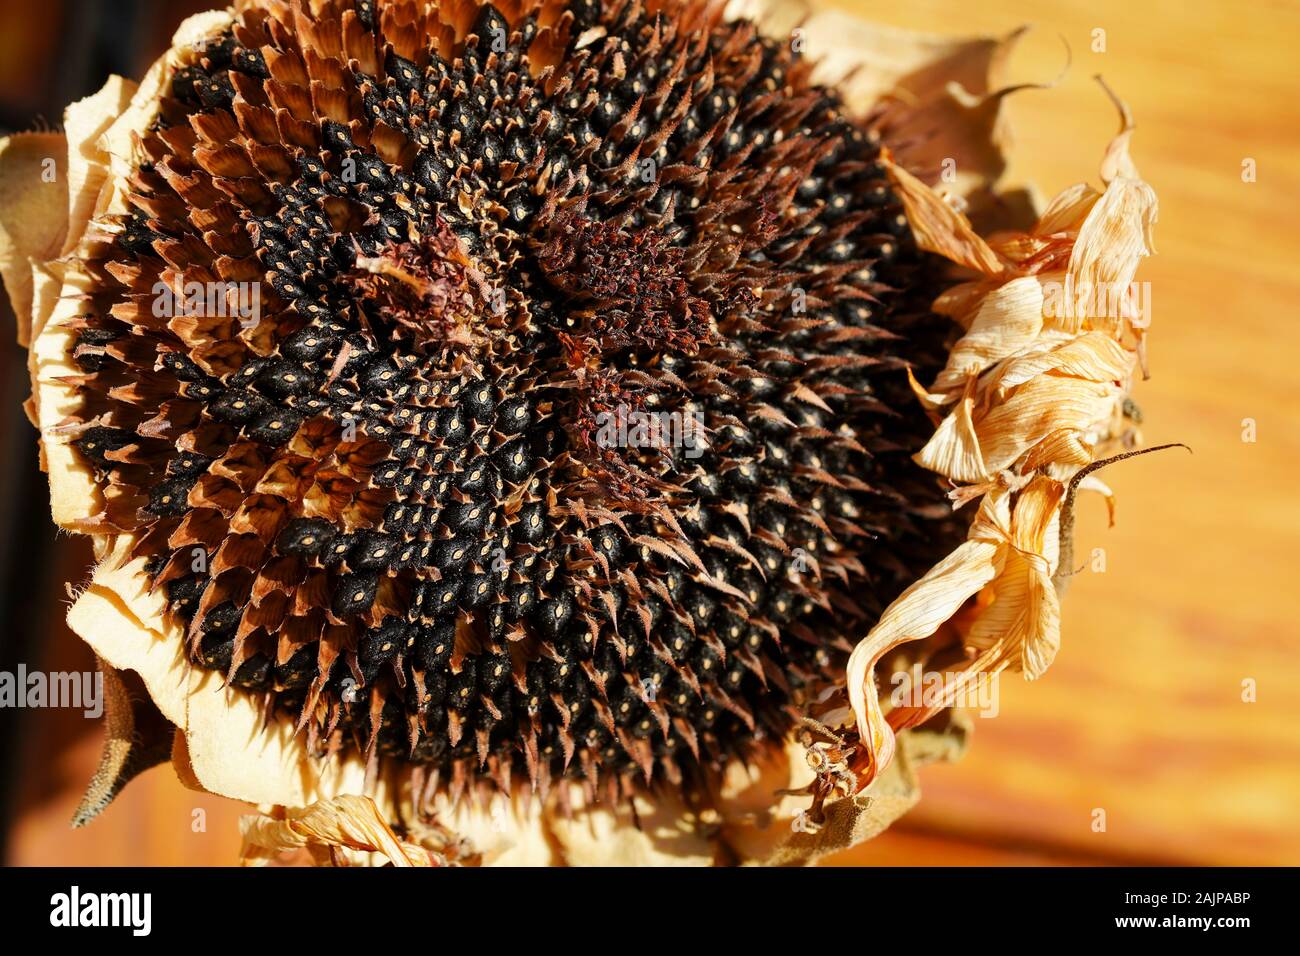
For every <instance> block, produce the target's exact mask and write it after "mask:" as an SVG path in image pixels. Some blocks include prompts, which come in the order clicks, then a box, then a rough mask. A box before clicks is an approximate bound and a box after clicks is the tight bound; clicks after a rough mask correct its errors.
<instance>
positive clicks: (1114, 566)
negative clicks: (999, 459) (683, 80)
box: [836, 0, 1300, 864]
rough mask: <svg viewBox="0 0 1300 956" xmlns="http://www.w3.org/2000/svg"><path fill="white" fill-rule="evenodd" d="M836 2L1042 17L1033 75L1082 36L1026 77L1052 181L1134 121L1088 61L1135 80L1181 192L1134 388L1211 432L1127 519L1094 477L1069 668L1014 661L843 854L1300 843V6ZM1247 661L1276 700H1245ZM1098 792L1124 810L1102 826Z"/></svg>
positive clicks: (1118, 480) (1073, 852) (1029, 159)
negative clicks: (889, 817)
mask: <svg viewBox="0 0 1300 956" xmlns="http://www.w3.org/2000/svg"><path fill="white" fill-rule="evenodd" d="M836 5H837V6H840V7H842V8H843V9H846V10H851V11H853V12H856V13H859V14H861V15H863V16H867V17H872V18H875V19H878V20H881V21H883V22H887V23H892V24H895V25H898V26H906V27H911V28H913V29H931V30H933V29H936V27H938V28H941V29H942V30H943V31H944V32H954V33H967V32H972V33H990V34H997V35H1000V34H1004V33H1006V32H1007V31H1009V30H1010V29H1011V28H1013V27H1014V26H1016V25H1018V24H1020V23H1032V24H1033V25H1034V29H1033V30H1032V31H1031V33H1030V34H1029V35H1028V36H1027V37H1026V38H1025V39H1024V40H1023V41H1022V43H1021V45H1020V48H1019V49H1018V51H1017V53H1016V54H1015V56H1014V57H1013V59H1012V77H1011V79H1012V80H1013V81H1044V80H1051V79H1052V78H1053V77H1055V76H1056V75H1057V74H1058V72H1059V71H1060V69H1061V67H1062V64H1063V62H1064V60H1065V56H1066V54H1065V45H1068V47H1069V49H1070V51H1071V54H1072V59H1073V62H1072V64H1071V67H1070V70H1069V72H1068V74H1067V75H1066V77H1065V78H1064V79H1063V80H1062V81H1061V82H1060V83H1059V84H1058V85H1056V86H1055V87H1054V88H1052V89H1050V90H1044V91H1026V92H1023V93H1018V94H1015V95H1013V96H1011V97H1010V99H1009V107H1008V108H1009V110H1010V114H1011V119H1012V121H1013V126H1014V130H1015V132H1016V143H1015V145H1014V147H1013V150H1012V157H1013V159H1012V166H1011V168H1010V170H1009V171H1008V178H1009V179H1010V180H1012V181H1029V182H1033V183H1035V184H1036V185H1037V186H1038V187H1039V189H1040V191H1041V192H1042V193H1044V194H1045V195H1049V196H1050V195H1051V194H1052V193H1054V192H1056V191H1057V190H1059V189H1061V188H1063V187H1065V186H1068V185H1070V184H1071V183H1074V182H1077V181H1080V180H1085V179H1086V180H1088V181H1091V182H1094V183H1096V181H1097V180H1096V167H1097V161H1098V158H1099V156H1100V152H1101V149H1102V147H1103V146H1104V145H1105V143H1106V141H1107V139H1108V138H1109V137H1110V136H1111V135H1112V134H1113V133H1114V130H1115V128H1116V119H1115V114H1114V111H1113V110H1112V108H1111V107H1110V105H1109V103H1108V102H1107V100H1106V98H1105V96H1104V95H1103V94H1102V92H1101V90H1100V89H1099V88H1098V86H1097V84H1096V83H1095V82H1094V81H1093V80H1092V76H1093V75H1094V74H1097V73H1101V74H1103V75H1104V77H1105V79H1106V81H1107V83H1108V84H1110V85H1111V87H1112V88H1113V89H1115V90H1116V91H1117V92H1118V93H1119V95H1120V96H1122V97H1123V98H1124V99H1125V100H1126V101H1127V102H1128V104H1129V106H1130V107H1131V108H1132V111H1133V113H1134V116H1135V117H1136V120H1137V125H1138V128H1137V132H1136V133H1135V135H1134V138H1133V157H1134V160H1135V161H1136V163H1137V164H1138V167H1139V169H1140V170H1141V171H1142V174H1143V175H1144V177H1145V178H1146V179H1147V180H1148V181H1150V182H1151V184H1152V185H1153V186H1154V187H1155V189H1156V191H1157V192H1158V193H1159V196H1160V222H1159V224H1158V226H1157V227H1156V247H1157V249H1158V253H1159V254H1158V255H1157V256H1155V257H1153V258H1151V259H1149V260H1147V261H1146V262H1144V263H1143V265H1142V267H1141V268H1140V270H1139V273H1138V279H1139V280H1141V281H1146V282H1150V283H1151V300H1152V315H1153V329H1152V334H1151V367H1152V378H1151V380H1150V381H1148V382H1145V383H1142V384H1141V385H1140V386H1139V388H1138V390H1137V394H1136V397H1137V400H1138V402H1139V404H1140V405H1141V407H1142V410H1143V412H1144V414H1145V417H1146V425H1145V427H1144V429H1143V431H1144V437H1145V439H1146V442H1147V443H1148V444H1158V443H1162V442H1167V441H1182V442H1186V443H1187V444H1188V445H1190V446H1191V447H1192V449H1193V450H1194V454H1192V455H1187V454H1186V453H1184V452H1181V451H1170V452H1164V453H1161V455H1159V456H1153V457H1150V458H1144V459H1138V460H1134V461H1129V462H1125V463H1123V464H1121V465H1118V466H1116V467H1115V468H1114V469H1111V470H1108V471H1105V472H1102V477H1103V478H1104V480H1106V481H1107V482H1108V483H1109V484H1110V485H1111V486H1112V487H1113V488H1114V489H1115V491H1116V492H1117V493H1118V495H1119V515H1118V524H1117V526H1116V527H1115V528H1113V529H1110V530H1107V528H1106V526H1105V525H1106V522H1105V518H1104V510H1105V509H1104V507H1103V506H1102V505H1101V504H1100V502H1099V501H1098V500H1097V499H1095V498H1094V499H1092V500H1091V501H1089V500H1087V499H1086V498H1085V499H1083V500H1081V512H1082V513H1081V515H1080V522H1079V527H1078V535H1077V539H1076V556H1077V560H1078V563H1081V564H1082V563H1084V561H1085V560H1087V559H1089V558H1090V556H1091V553H1092V549H1093V548H1103V549H1105V567H1106V570H1105V573H1092V572H1091V571H1084V572H1083V573H1082V574H1080V575H1078V576H1077V577H1076V579H1075V580H1074V582H1073V584H1072V586H1071V589H1070V592H1069V594H1068V595H1067V597H1066V601H1065V605H1064V618H1063V625H1062V629H1063V642H1062V648H1061V652H1060V655H1059V657H1058V658H1057V660H1056V663H1055V664H1054V665H1053V666H1052V669H1051V670H1050V671H1049V672H1048V673H1047V675H1046V676H1045V677H1044V678H1042V679H1041V680H1040V681H1039V682H1037V683H1036V684H1033V685H1026V684H1025V683H1024V682H1023V681H1021V680H1020V679H1019V678H1018V677H1009V678H1007V679H1005V680H1004V681H1003V683H1002V691H1003V693H1002V694H1001V700H1000V704H1001V713H1000V715H999V716H998V717H997V718H995V719H988V720H976V721H975V724H976V731H975V735H974V741H973V745H972V748H971V751H970V753H969V754H968V755H967V756H966V757H965V759H964V760H963V761H962V762H961V763H960V764H957V765H954V766H939V767H932V768H928V769H926V770H924V771H922V775H921V781H922V788H923V796H922V799H921V803H920V805H919V806H918V808H917V809H916V810H915V811H914V812H913V813H911V814H910V815H909V816H908V817H907V818H905V820H904V821H903V823H901V824H900V825H899V826H898V828H896V830H894V831H891V832H890V833H887V834H885V835H884V836H883V837H881V838H880V839H879V840H877V841H876V842H875V843H874V844H873V845H872V846H870V847H868V848H864V849H861V850H859V851H856V852H854V853H850V854H846V855H845V856H846V857H847V859H842V860H841V862H850V861H855V862H862V863H873V864H879V863H903V862H907V861H908V860H909V859H910V858H912V856H913V855H914V854H915V853H917V852H918V844H917V840H918V839H921V838H927V839H939V838H947V839H948V840H949V841H950V845H951V848H952V857H951V858H950V859H944V858H942V856H940V857H939V858H936V857H935V855H934V854H933V853H931V852H929V851H926V852H924V853H923V854H922V856H921V859H923V860H924V861H925V862H953V863H964V862H981V863H983V862H996V861H997V857H998V856H999V855H1000V854H1002V853H1005V851H1006V848H1008V847H1015V848H1022V849H1027V850H1028V851H1030V852H1038V853H1044V854H1047V855H1049V856H1055V857H1059V858H1061V859H1062V860H1064V861H1072V860H1073V858H1078V857H1082V858H1091V859H1096V860H1098V861H1101V862H1105V861H1113V862H1152V863H1160V862H1188V863H1210V864H1224V863H1242V864H1283V863H1290V864H1295V863H1297V862H1300V823H1298V822H1297V812H1298V810H1300V693H1297V691H1296V687H1297V677H1298V676H1300V628H1298V626H1297V615H1296V612H1297V603H1298V602H1297V597H1296V594H1297V590H1296V585H1295V572H1296V568H1297V561H1296V554H1297V546H1300V512H1298V511H1297V508H1296V506H1295V490H1296V478H1295V464H1296V462H1297V460H1298V459H1300V414H1297V410H1296V402H1295V400H1294V389H1295V383H1296V380H1297V373H1296V366H1295V362H1296V357H1297V355H1300V323H1297V321H1296V319H1295V318H1294V316H1293V313H1292V309H1294V307H1295V303H1296V302H1298V301H1300V271H1297V267H1296V262H1297V261H1298V260H1300V238H1298V237H1297V232H1296V227H1295V223H1294V209H1295V197H1296V195H1297V192H1298V190H1300V97H1297V93H1298V92H1300V89H1298V88H1300V80H1297V71H1296V69H1295V50H1294V45H1293V41H1294V38H1295V37H1296V36H1297V35H1300V33H1298V30H1300V7H1297V5H1295V4H1291V3H1285V4H1284V3H1252V4H1236V3H1226V2H1224V3H1216V2H1208V0H1199V2H1186V3H1120V2H1112V0H1105V2H1094V3H1088V4H1080V3H1068V2H1037V3H1033V4H1019V3H1009V2H981V3H978V4H971V3H951V2H927V0H910V2H909V3H907V4H888V5H886V4H883V3H861V2H858V3H853V2H847V3H840V4H836ZM1096 29H1102V30H1104V31H1105V41H1106V51H1105V52H1104V53H1094V52H1093V51H1092V49H1091V44H1092V40H1093V31H1094V30H1096ZM1062 41H1064V44H1063V42H1062ZM1246 158H1252V159H1254V160H1255V163H1256V167H1257V181H1256V182H1254V183H1247V182H1243V180H1242V162H1243V160H1244V159H1246ZM1247 418H1249V419H1253V420H1254V421H1255V422H1256V426H1257V437H1258V440H1257V441H1256V442H1254V443H1249V442H1244V441H1243V440H1242V433H1243V424H1242V423H1243V419H1247ZM1247 678H1252V679H1254V680H1255V681H1256V682H1257V685H1258V700H1257V702H1256V703H1245V702H1243V701H1242V681H1243V680H1245V679H1247ZM1098 808H1100V809H1103V810H1105V812H1106V830H1105V832H1094V831H1093V829H1092V821H1093V816H1092V814H1093V811H1094V810H1095V809H1098ZM972 843H973V844H974V845H975V846H979V845H983V846H985V847H987V848H988V850H989V851H990V852H989V856H988V857H987V858H981V857H978V856H972V852H971V849H970V844H972ZM930 845H931V844H928V843H926V844H923V846H925V847H928V846H930Z"/></svg>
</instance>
